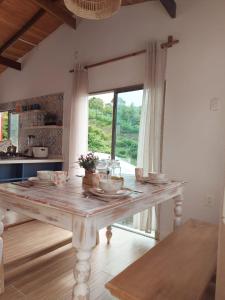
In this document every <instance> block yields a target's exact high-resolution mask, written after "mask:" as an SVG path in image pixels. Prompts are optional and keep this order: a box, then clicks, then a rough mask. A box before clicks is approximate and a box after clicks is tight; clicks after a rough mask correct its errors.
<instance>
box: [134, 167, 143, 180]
mask: <svg viewBox="0 0 225 300" xmlns="http://www.w3.org/2000/svg"><path fill="white" fill-rule="evenodd" d="M143 175H144V170H143V168H135V177H136V180H137V181H141V179H142V177H143Z"/></svg>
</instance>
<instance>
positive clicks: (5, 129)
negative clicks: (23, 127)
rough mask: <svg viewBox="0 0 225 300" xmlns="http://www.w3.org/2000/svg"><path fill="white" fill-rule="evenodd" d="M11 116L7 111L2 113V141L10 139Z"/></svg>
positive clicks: (0, 138) (0, 122) (0, 115)
mask: <svg viewBox="0 0 225 300" xmlns="http://www.w3.org/2000/svg"><path fill="white" fill-rule="evenodd" d="M8 129H9V114H8V112H7V111H4V112H1V113H0V141H4V140H8V139H9V133H8Z"/></svg>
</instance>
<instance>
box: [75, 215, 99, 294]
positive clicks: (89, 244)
mask: <svg viewBox="0 0 225 300" xmlns="http://www.w3.org/2000/svg"><path fill="white" fill-rule="evenodd" d="M96 233H97V230H96V227H95V224H94V223H92V221H91V220H88V219H82V218H76V219H75V220H74V225H73V246H74V248H75V250H76V260H75V266H74V269H73V273H74V278H75V285H74V288H73V298H72V299H73V300H89V299H90V288H89V282H88V281H89V278H90V273H91V263H90V258H91V252H92V248H94V247H95V246H96Z"/></svg>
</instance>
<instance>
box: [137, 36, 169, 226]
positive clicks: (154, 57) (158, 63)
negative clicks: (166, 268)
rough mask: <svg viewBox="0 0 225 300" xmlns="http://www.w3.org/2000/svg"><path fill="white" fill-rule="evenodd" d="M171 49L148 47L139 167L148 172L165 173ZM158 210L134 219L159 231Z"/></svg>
mask: <svg viewBox="0 0 225 300" xmlns="http://www.w3.org/2000/svg"><path fill="white" fill-rule="evenodd" d="M166 61H167V50H166V49H162V48H161V43H160V42H158V41H153V42H149V43H148V45H147V53H146V63H145V83H144V93H143V102H142V113H141V122H140V132H139V143H138V162H137V166H138V167H141V168H143V169H144V174H145V175H147V174H148V172H151V171H152V172H160V171H161V152H162V124H163V112H164V93H165V73H166ZM158 215H159V212H158V211H157V209H155V208H153V209H150V210H146V211H144V212H142V213H139V214H137V215H135V216H134V224H133V225H134V227H135V228H137V229H139V230H144V231H146V232H151V231H152V230H155V231H157V227H158V226H157V225H158V222H157V221H158V220H157V219H158Z"/></svg>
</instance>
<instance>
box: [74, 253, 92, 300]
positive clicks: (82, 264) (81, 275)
mask: <svg viewBox="0 0 225 300" xmlns="http://www.w3.org/2000/svg"><path fill="white" fill-rule="evenodd" d="M90 258H91V249H89V250H87V249H86V250H84V249H78V250H77V253H76V264H75V266H74V271H73V273H74V278H75V285H74V289H73V300H88V299H89V296H90V288H89V284H88V281H89V277H90V274H91V264H90Z"/></svg>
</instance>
